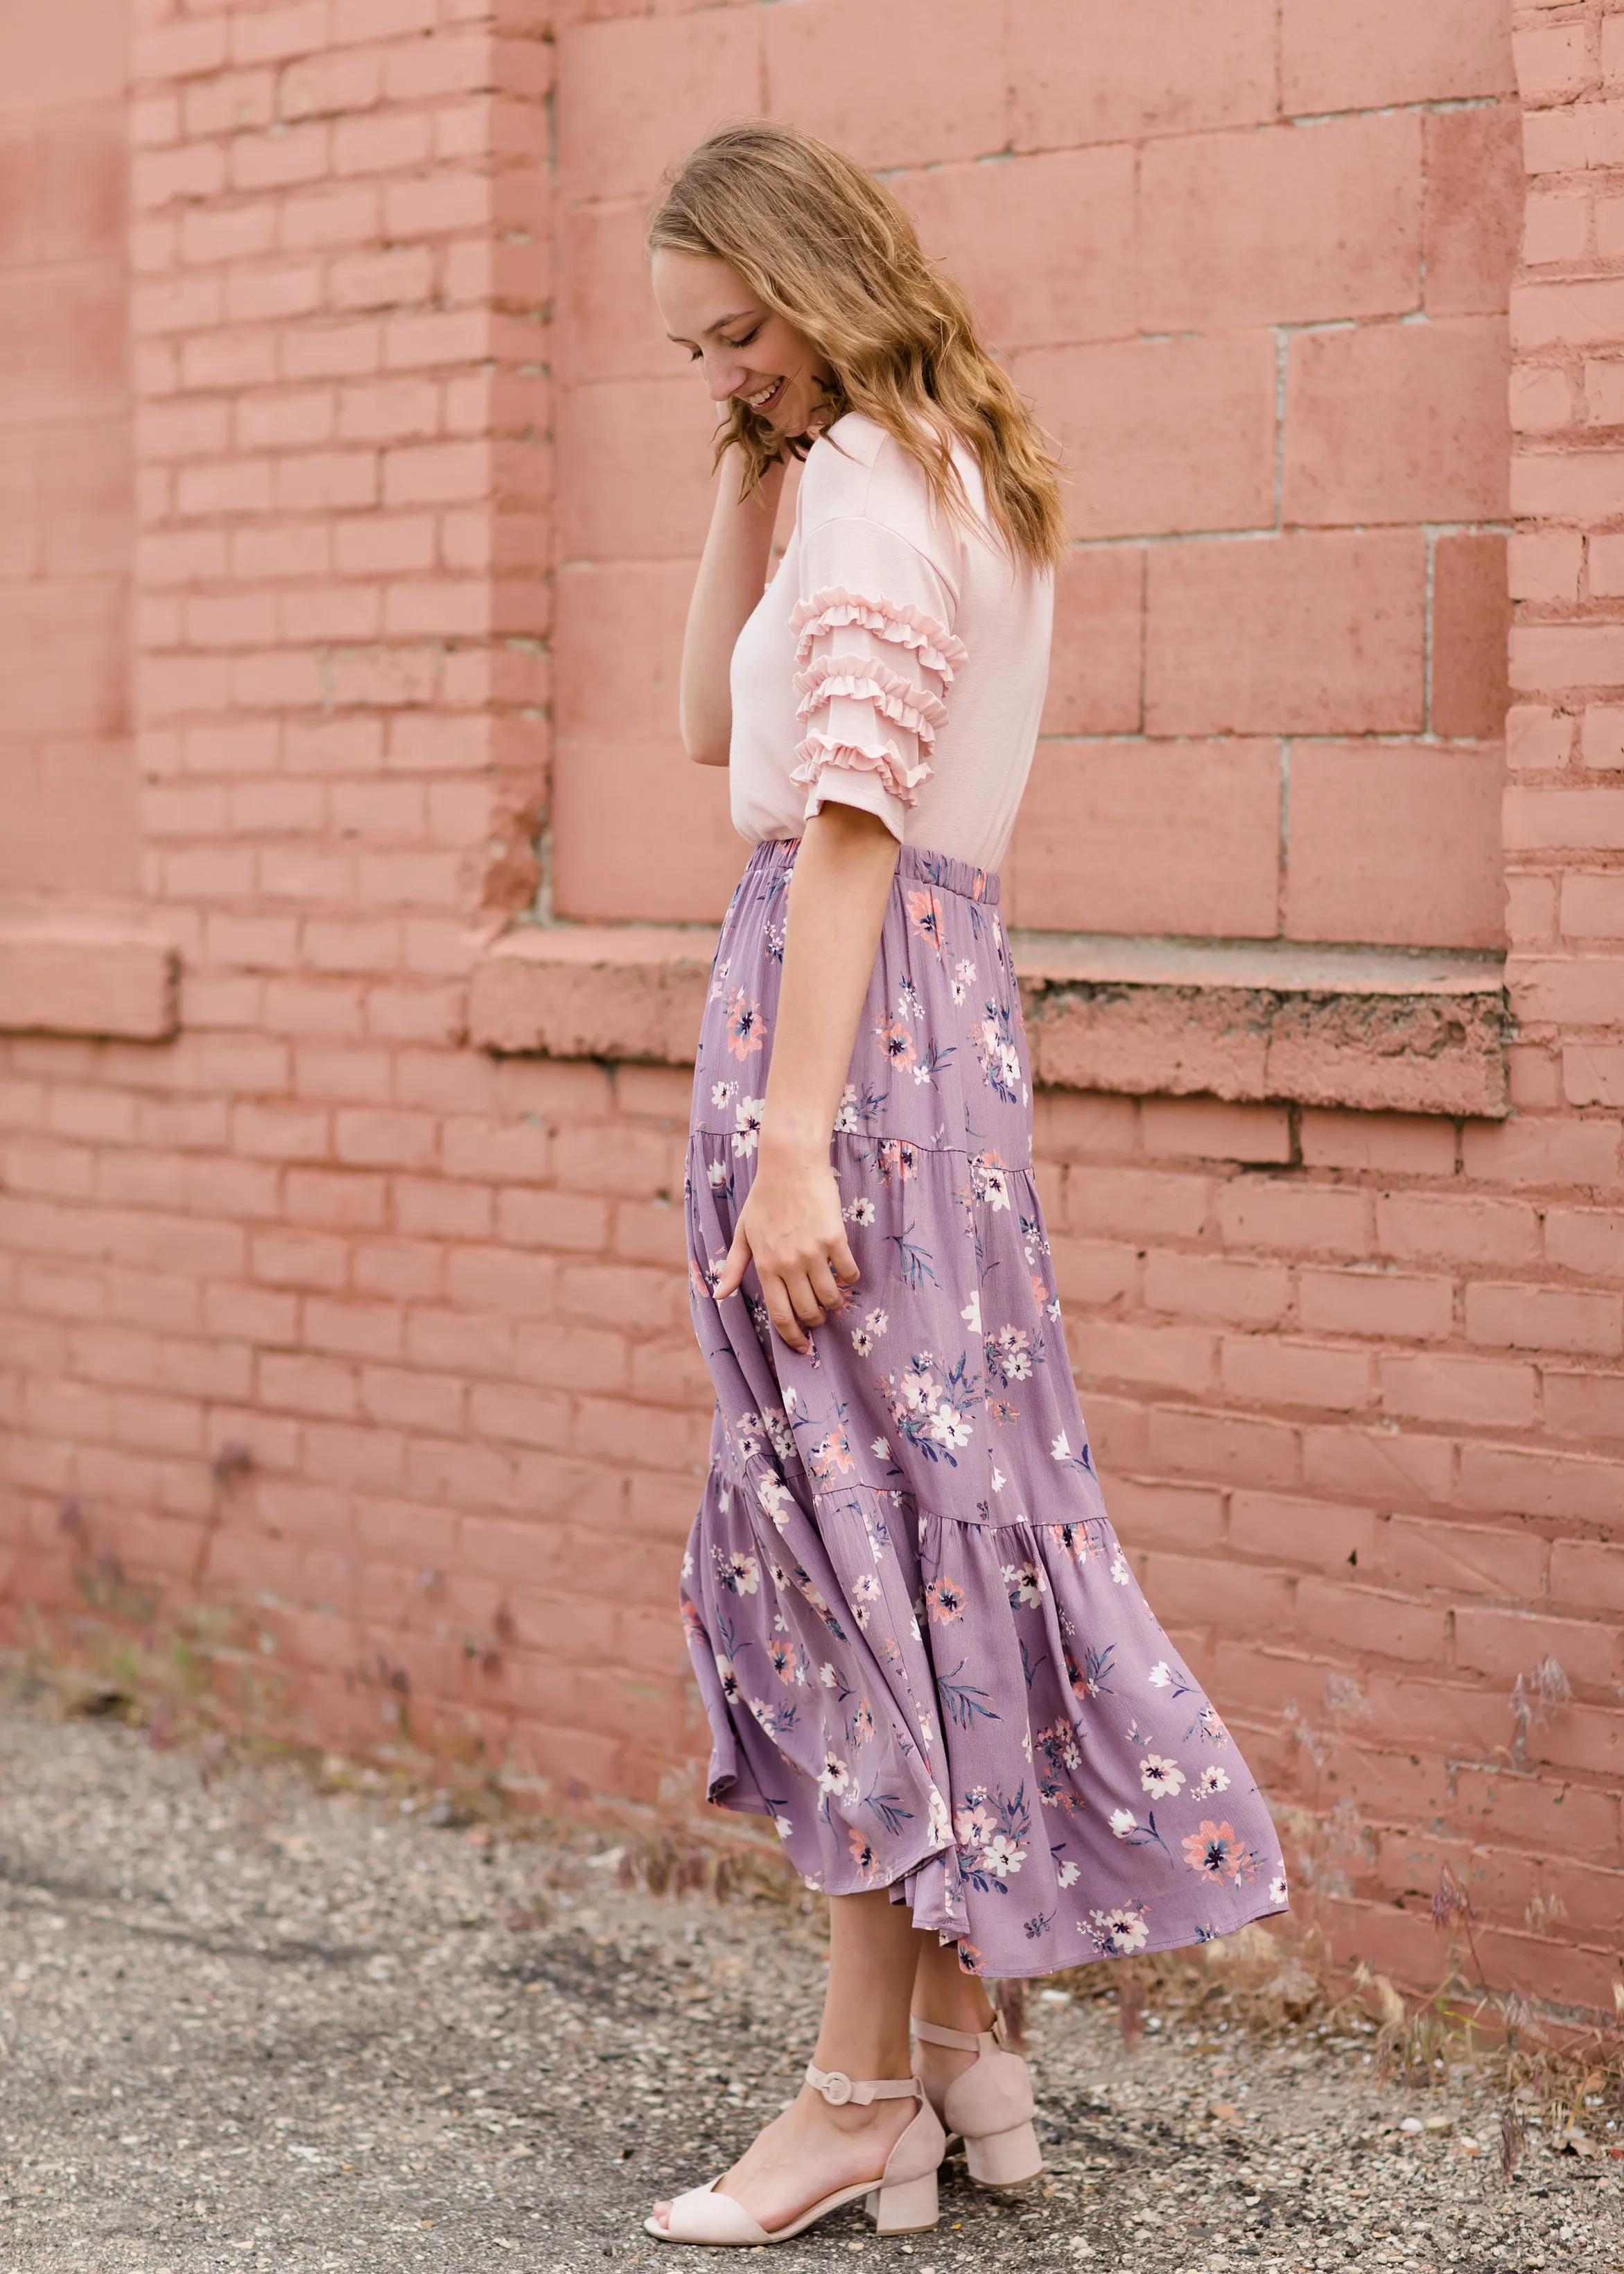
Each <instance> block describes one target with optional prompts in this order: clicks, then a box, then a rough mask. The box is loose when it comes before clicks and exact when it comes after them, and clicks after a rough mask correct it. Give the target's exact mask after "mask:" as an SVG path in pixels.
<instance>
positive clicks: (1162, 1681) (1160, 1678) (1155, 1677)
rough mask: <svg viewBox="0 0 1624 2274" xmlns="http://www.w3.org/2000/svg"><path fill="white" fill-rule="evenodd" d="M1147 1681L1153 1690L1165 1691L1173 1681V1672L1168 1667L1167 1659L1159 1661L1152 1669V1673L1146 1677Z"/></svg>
mask: <svg viewBox="0 0 1624 2274" xmlns="http://www.w3.org/2000/svg"><path fill="white" fill-rule="evenodd" d="M1145 1679H1146V1681H1147V1682H1148V1683H1149V1684H1150V1686H1151V1688H1152V1689H1153V1690H1165V1689H1166V1688H1167V1687H1168V1685H1169V1683H1170V1682H1171V1681H1172V1679H1173V1675H1172V1672H1171V1670H1170V1668H1169V1666H1168V1662H1167V1660H1166V1659H1165V1658H1162V1659H1158V1660H1157V1661H1156V1663H1155V1665H1154V1666H1153V1667H1152V1668H1151V1669H1150V1672H1149V1673H1148V1674H1147V1675H1146V1676H1145Z"/></svg>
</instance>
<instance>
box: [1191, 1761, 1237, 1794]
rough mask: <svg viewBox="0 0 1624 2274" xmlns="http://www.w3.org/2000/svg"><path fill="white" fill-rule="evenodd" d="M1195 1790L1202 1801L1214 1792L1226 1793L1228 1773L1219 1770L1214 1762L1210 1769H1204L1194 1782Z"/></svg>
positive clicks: (1224, 1770) (1225, 1770)
mask: <svg viewBox="0 0 1624 2274" xmlns="http://www.w3.org/2000/svg"><path fill="white" fill-rule="evenodd" d="M1195 1788H1196V1790H1197V1791H1198V1792H1199V1794H1200V1795H1201V1796H1202V1797H1203V1799H1205V1798H1207V1796H1209V1795H1211V1794H1213V1793H1214V1792H1228V1790H1229V1771H1228V1770H1227V1769H1221V1768H1220V1767H1219V1766H1218V1765H1217V1763H1216V1762H1215V1761H1214V1764H1213V1765H1212V1766H1211V1767H1210V1768H1205V1769H1203V1770H1202V1771H1201V1773H1200V1775H1199V1777H1198V1778H1197V1779H1196V1781H1195Z"/></svg>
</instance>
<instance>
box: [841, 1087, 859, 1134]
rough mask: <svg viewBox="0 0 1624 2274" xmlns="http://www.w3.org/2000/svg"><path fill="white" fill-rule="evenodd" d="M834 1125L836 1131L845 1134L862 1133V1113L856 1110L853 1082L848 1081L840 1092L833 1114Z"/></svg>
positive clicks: (855, 1090) (855, 1092) (855, 1093)
mask: <svg viewBox="0 0 1624 2274" xmlns="http://www.w3.org/2000/svg"><path fill="white" fill-rule="evenodd" d="M835 1127H836V1129H837V1130H838V1131H844V1132H845V1133H846V1135H847V1136H859V1135H861V1133H862V1115H861V1113H860V1112H859V1111H858V1107H857V1089H856V1086H855V1084H854V1083H853V1082H849V1081H848V1082H847V1083H846V1088H845V1089H844V1090H843V1091H842V1092H841V1096H840V1103H839V1108H838V1111H837V1112H836V1114H835Z"/></svg>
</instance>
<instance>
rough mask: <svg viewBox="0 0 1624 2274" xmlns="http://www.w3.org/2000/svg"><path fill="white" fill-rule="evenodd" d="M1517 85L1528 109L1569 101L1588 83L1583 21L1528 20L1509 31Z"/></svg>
mask: <svg viewBox="0 0 1624 2274" xmlns="http://www.w3.org/2000/svg"><path fill="white" fill-rule="evenodd" d="M1511 45H1512V50H1513V53H1514V54H1515V57H1516V66H1517V87H1518V91H1519V93H1520V94H1521V95H1522V101H1523V102H1524V104H1525V105H1526V106H1527V107H1528V108H1529V109H1530V110H1532V109H1536V108H1543V107H1545V106H1546V105H1548V104H1551V103H1558V102H1571V101H1572V99H1573V98H1574V96H1575V95H1576V94H1583V93H1584V92H1585V91H1586V89H1587V87H1589V84H1590V56H1589V41H1588V40H1587V38H1586V34H1585V26H1583V24H1530V25H1525V26H1521V27H1520V28H1519V29H1517V30H1515V31H1514V32H1513V34H1512V35H1511Z"/></svg>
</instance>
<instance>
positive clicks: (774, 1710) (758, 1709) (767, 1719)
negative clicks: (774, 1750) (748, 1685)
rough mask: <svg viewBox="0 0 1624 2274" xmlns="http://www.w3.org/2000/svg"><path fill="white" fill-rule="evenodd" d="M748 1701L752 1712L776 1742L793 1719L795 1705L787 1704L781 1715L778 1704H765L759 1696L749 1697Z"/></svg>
mask: <svg viewBox="0 0 1624 2274" xmlns="http://www.w3.org/2000/svg"><path fill="white" fill-rule="evenodd" d="M746 1703H747V1704H748V1706H749V1709H750V1711H751V1713H754V1714H755V1716H756V1720H757V1721H759V1722H760V1723H761V1725H762V1728H763V1731H764V1732H765V1733H766V1735H767V1736H770V1737H771V1739H772V1740H773V1742H774V1743H775V1744H776V1743H777V1742H778V1738H779V1737H780V1736H782V1735H783V1734H784V1732H785V1731H786V1729H787V1728H788V1727H789V1725H790V1722H791V1721H793V1719H794V1714H795V1709H794V1707H793V1706H785V1707H784V1709H783V1714H782V1717H780V1713H779V1709H778V1706H763V1703H762V1701H761V1699H760V1698H748V1699H747V1700H746Z"/></svg>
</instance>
